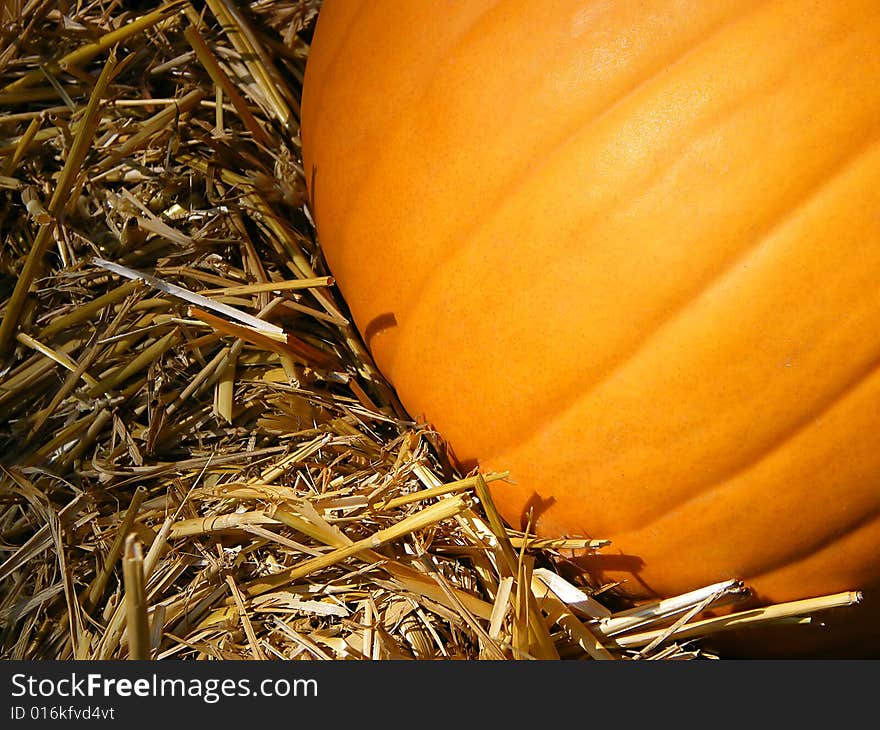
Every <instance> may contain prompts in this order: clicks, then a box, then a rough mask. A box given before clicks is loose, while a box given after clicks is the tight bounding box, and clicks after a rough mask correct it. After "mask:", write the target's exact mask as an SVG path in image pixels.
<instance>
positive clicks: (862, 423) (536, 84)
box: [302, 0, 880, 632]
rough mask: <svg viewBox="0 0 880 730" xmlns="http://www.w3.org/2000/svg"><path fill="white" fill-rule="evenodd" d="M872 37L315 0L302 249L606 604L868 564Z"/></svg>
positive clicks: (874, 14)
mask: <svg viewBox="0 0 880 730" xmlns="http://www.w3.org/2000/svg"><path fill="white" fill-rule="evenodd" d="M878 48H880V4H878V3H877V2H876V0H865V1H861V2H859V1H855V0H841V1H840V2H834V3H828V2H810V1H808V0H793V1H789V2H785V1H782V2H772V3H767V2H745V1H742V2H712V3H705V2H699V1H698V0H680V1H678V2H673V1H671V0H667V1H664V2H661V1H659V0H650V1H649V2H627V1H623V2H620V1H617V2H600V1H598V0H596V1H587V0H570V1H569V0H565V1H564V0H553V2H535V1H534V0H529V1H525V0H523V1H507V2H478V1H477V0H457V1H452V2H445V3H412V2H398V3H395V2H390V1H377V0H372V1H371V2H361V3H358V2H354V1H353V0H343V1H339V0H325V2H324V5H323V8H322V10H321V14H320V16H319V19H318V25H317V28H316V32H315V36H314V42H313V46H312V51H311V55H310V58H309V63H308V67H307V72H306V83H305V88H304V96H303V106H302V109H303V119H302V135H303V158H304V160H303V161H304V167H305V170H306V174H307V178H308V182H309V189H310V196H311V203H312V213H313V215H314V217H315V220H316V223H317V227H318V232H319V235H320V239H321V243H322V247H323V249H324V251H325V254H326V257H327V261H328V264H329V266H330V268H331V270H332V272H333V274H334V276H335V277H336V280H337V282H338V283H339V286H340V287H341V290H342V293H343V294H344V296H345V298H346V300H347V302H348V304H349V306H350V308H351V311H352V314H353V316H354V319H355V322H356V323H357V325H358V327H359V329H360V331H361V332H362V333H363V334H364V337H365V340H366V341H367V344H368V346H369V347H370V349H371V351H372V353H373V355H374V357H375V359H376V362H377V364H378V365H379V367H380V369H381V370H382V371H383V372H384V373H385V374H386V376H388V378H389V379H390V381H391V382H392V383H393V385H394V386H395V388H396V389H397V391H398V393H399V395H400V397H401V400H402V402H403V403H404V404H405V405H406V407H407V408H408V410H409V411H410V413H412V414H413V415H414V416H416V417H423V418H425V419H427V420H428V421H430V422H431V423H432V424H433V425H434V426H435V427H436V428H437V429H438V430H439V432H440V433H441V434H442V435H443V437H444V438H445V439H447V440H448V441H449V443H450V444H451V447H452V449H453V450H454V452H455V455H456V457H457V458H458V459H459V460H460V462H461V463H462V464H464V465H466V466H470V465H472V464H477V463H478V464H479V465H480V466H481V467H483V468H485V469H499V470H500V469H503V470H508V471H510V473H511V479H512V482H513V483H511V484H501V485H494V489H493V495H494V497H495V499H496V502H497V504H498V507H499V509H500V511H501V512H502V514H503V515H504V516H505V518H506V519H508V520H509V521H510V522H511V523H513V524H515V525H517V526H519V525H520V523H521V522H522V521H523V520H524V519H525V517H526V510H527V509H529V508H532V510H533V516H534V517H536V518H537V528H538V531H539V532H540V533H542V534H553V535H557V534H569V535H587V536H590V537H599V538H607V539H610V540H611V541H612V549H611V550H610V551H604V552H605V553H606V556H605V557H604V558H599V559H597V560H595V561H592V562H590V563H589V564H588V568H589V570H591V572H593V573H594V574H595V575H597V576H598V577H599V578H601V579H603V580H625V581H626V583H625V584H624V587H625V588H626V590H628V591H630V592H631V593H632V594H633V595H635V596H646V595H653V594H660V595H667V594H671V593H678V592H682V591H685V590H689V589H693V588H696V587H699V586H701V585H706V584H708V583H711V582H713V581H716V580H720V579H723V578H727V577H731V576H737V577H741V578H743V579H745V580H746V581H747V582H748V583H749V584H750V585H752V586H753V587H754V588H755V589H756V591H757V592H758V594H759V595H760V596H761V597H762V599H765V600H770V601H782V600H790V599H796V598H802V597H805V596H811V595H819V594H824V593H830V592H835V591H839V590H847V589H853V588H864V589H868V590H871V589H872V588H873V586H875V585H877V584H878V582H880V561H877V560H876V559H875V554H876V552H877V548H878V546H880V448H878V447H877V443H878V437H877V433H878V427H880V367H878V366H880V293H878V292H880V290H878V281H880V94H878V91H877V90H878V88H880V53H878V52H877V49H878ZM871 630H872V631H875V632H880V628H872V629H871Z"/></svg>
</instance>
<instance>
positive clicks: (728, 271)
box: [413, 136, 880, 460]
mask: <svg viewBox="0 0 880 730" xmlns="http://www.w3.org/2000/svg"><path fill="white" fill-rule="evenodd" d="M878 143H880V139H877V138H875V137H873V136H869V137H868V138H867V141H866V142H863V141H861V140H860V141H859V144H857V145H856V146H855V147H854V148H853V149H852V150H850V151H849V153H848V154H846V155H844V156H843V157H842V158H840V159H838V160H837V161H836V165H835V166H834V167H833V168H832V169H831V170H830V171H829V170H825V171H823V174H822V175H821V176H820V178H819V179H818V180H817V181H816V184H814V185H812V186H810V187H809V188H808V189H807V190H806V194H805V195H804V196H803V197H802V198H801V199H800V200H798V201H796V202H795V203H793V204H791V205H789V206H787V207H786V208H785V210H784V211H783V213H784V215H783V216H782V217H778V216H776V217H773V218H772V220H771V221H770V222H771V225H769V226H767V227H766V228H765V229H764V230H763V231H762V232H761V233H760V234H759V235H758V236H757V237H756V240H755V241H754V243H753V245H751V246H749V247H747V249H745V250H744V251H742V252H741V253H740V255H738V256H734V257H732V259H731V261H729V262H728V263H727V265H726V266H725V267H724V268H723V269H721V270H720V271H719V272H717V273H716V274H715V275H714V276H711V277H708V278H707V280H706V282H705V284H704V286H702V287H701V288H700V289H699V290H698V291H697V292H696V293H695V294H692V295H691V296H689V297H687V298H686V299H684V300H682V302H681V303H680V304H679V305H678V306H675V307H673V308H671V310H670V312H669V314H668V316H667V317H666V318H664V319H663V321H662V322H660V323H659V324H658V325H657V326H656V327H655V328H654V329H652V330H651V331H650V332H649V333H648V334H647V335H646V336H645V337H644V338H643V339H641V340H640V341H639V342H638V343H637V344H636V347H635V348H633V349H631V350H630V351H629V352H627V353H625V354H624V355H623V357H621V358H620V359H619V360H618V361H617V362H616V363H614V364H613V366H612V367H610V368H609V369H608V370H607V371H606V372H605V373H603V374H602V375H601V376H600V377H599V378H597V379H596V380H595V381H593V382H592V383H589V384H584V383H583V382H582V381H581V380H580V379H579V378H575V381H574V382H576V383H578V384H579V385H580V387H579V388H574V387H572V386H573V384H574V383H567V384H560V396H559V397H558V398H556V399H551V400H549V401H545V402H544V403H542V404H541V412H542V413H543V414H544V415H545V416H546V418H548V419H553V420H558V419H559V418H560V416H561V415H564V414H565V413H568V412H570V411H572V410H574V409H575V408H576V407H577V404H578V403H579V402H580V401H582V400H586V399H587V398H588V397H590V396H591V395H592V394H593V393H594V391H595V390H596V389H597V388H599V387H601V386H602V384H603V383H606V382H607V381H608V380H610V379H611V378H613V377H614V376H615V375H617V374H618V373H619V372H620V371H621V370H623V369H624V368H625V367H626V366H627V364H628V363H630V362H632V361H633V360H634V359H636V358H637V357H639V356H640V355H642V354H643V352H644V351H645V349H646V348H647V347H649V346H650V344H651V343H652V342H653V341H655V340H656V339H657V338H658V337H659V336H660V334H661V333H662V332H663V331H665V330H666V329H667V328H668V327H669V326H670V325H671V324H672V323H674V322H675V321H677V320H678V318H679V317H680V316H681V315H682V314H683V313H685V312H687V311H690V310H692V309H693V307H694V306H695V305H696V303H697V302H699V301H700V300H702V299H705V298H706V297H707V296H708V295H709V293H710V292H712V291H713V290H714V288H715V287H716V286H719V285H721V284H722V283H723V282H724V281H726V280H727V279H728V278H729V277H730V276H736V275H737V274H738V273H739V269H740V268H741V267H742V265H743V263H744V262H745V261H748V260H749V259H750V258H751V257H752V256H755V255H758V253H759V252H760V251H761V250H762V249H763V246H764V244H765V243H766V242H767V240H768V239H769V238H771V237H772V236H773V234H774V233H775V232H776V231H778V230H779V229H780V228H782V227H784V226H785V224H786V222H787V221H789V220H790V219H791V218H792V217H794V216H796V215H797V214H798V213H799V212H801V211H802V210H803V209H804V208H805V207H807V206H809V204H810V203H811V202H812V201H813V200H815V198H816V197H818V196H819V195H821V194H822V192H823V190H825V189H826V188H827V186H829V185H831V184H832V183H833V182H834V181H835V180H837V179H839V178H840V177H842V176H843V175H845V174H846V173H847V171H848V170H849V169H850V168H851V167H852V166H853V165H854V164H855V163H856V162H857V161H858V160H859V159H860V158H861V157H862V156H864V155H865V154H867V153H868V152H870V151H871V150H872V149H873V147H874V146H875V145H877V144H878ZM743 275H744V274H743ZM413 319H415V318H413ZM522 420H523V421H524V426H525V429H528V430H524V431H523V432H522V433H521V434H520V436H519V438H516V437H513V436H512V435H511V436H509V437H508V438H507V439H505V444H506V448H511V447H518V446H521V445H522V444H524V443H525V442H527V441H529V440H530V439H531V438H534V437H535V434H536V433H537V432H539V431H541V430H543V428H542V426H541V424H540V423H539V422H538V421H537V420H536V418H535V416H534V414H532V416H531V417H530V418H528V419H526V418H523V419H522ZM496 453H497V452H492V451H487V452H485V459H487V460H488V459H491V458H492V457H494V456H495V455H496Z"/></svg>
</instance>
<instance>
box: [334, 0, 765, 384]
mask: <svg viewBox="0 0 880 730" xmlns="http://www.w3.org/2000/svg"><path fill="white" fill-rule="evenodd" d="M768 5H770V3H768V2H766V1H764V2H758V3H757V4H753V5H752V6H750V7H749V9H748V11H747V12H746V13H745V14H743V11H742V9H740V8H737V9H736V10H735V11H731V14H730V15H729V16H725V17H723V18H720V19H717V20H716V21H715V22H714V23H713V24H712V25H711V26H710V29H709V30H703V31H702V32H701V34H700V35H699V37H698V39H697V40H696V42H694V41H693V39H688V40H687V42H685V43H682V44H680V45H676V46H675V47H674V48H671V49H670V51H669V54H668V55H667V56H665V57H664V58H663V59H661V60H660V61H658V62H657V63H656V64H655V65H652V66H651V67H650V68H651V70H650V72H649V73H648V75H647V76H644V75H640V76H639V78H638V79H637V81H636V82H635V83H634V84H633V85H631V86H628V87H627V89H626V90H625V91H624V92H623V93H622V94H620V95H619V96H617V97H616V98H615V99H614V100H613V101H611V102H610V103H608V104H607V105H606V106H604V107H603V108H602V109H601V110H599V111H598V113H597V114H594V115H593V116H592V117H589V118H587V119H586V120H585V119H584V117H585V116H586V115H584V114H574V115H573V117H572V120H571V122H570V123H569V124H567V125H566V126H565V128H564V129H562V130H560V131H559V133H558V134H556V135H554V138H553V140H551V141H549V142H546V144H547V147H548V149H556V148H557V147H559V146H560V145H562V144H564V143H565V142H566V141H567V140H569V139H571V138H572V137H574V135H575V134H576V133H577V134H582V133H583V132H584V130H586V129H588V128H589V127H591V126H592V125H593V124H594V123H597V122H599V121H601V120H602V119H604V118H606V117H607V115H608V114H610V113H613V111H614V110H615V109H617V108H619V106H620V104H622V103H624V102H625V101H626V100H627V99H629V98H630V97H631V96H632V95H633V94H635V93H638V92H639V91H640V90H644V89H646V88H649V87H650V86H651V84H652V83H654V82H656V81H657V79H658V78H659V77H660V76H661V74H663V73H664V72H665V71H668V70H669V69H670V68H674V67H675V66H677V65H678V64H680V63H681V62H682V61H684V60H686V59H688V58H691V57H693V56H694V55H696V54H697V53H698V52H699V51H700V50H701V49H702V48H704V47H705V46H706V45H707V44H708V43H710V42H712V41H713V40H714V39H717V38H718V37H720V36H721V35H723V33H724V32H725V31H726V30H727V29H728V28H729V27H730V26H732V25H734V24H738V23H740V22H743V21H745V20H746V19H747V18H748V17H749V16H750V15H751V14H752V13H753V12H757V11H759V10H761V9H763V8H766V7H767V6H768ZM493 7H497V6H493ZM470 30H473V29H472V28H471V29H470ZM470 30H469V31H468V32H467V33H465V34H464V35H463V36H462V38H461V39H459V41H458V42H457V43H456V44H455V46H458V45H460V42H461V40H463V39H464V38H465V37H467V36H469V35H470ZM455 46H454V47H455ZM436 77H437V74H436V73H434V74H432V75H431V77H430V79H429V80H428V81H427V83H425V85H424V87H423V90H422V92H421V93H420V94H419V95H418V96H417V97H416V99H415V100H414V101H413V102H412V107H413V108H418V107H419V100H420V99H422V98H425V97H427V96H428V95H429V94H430V92H431V88H432V84H433V83H434V80H435V79H436ZM396 122H397V126H396V127H395V129H397V128H400V127H402V126H404V124H405V122H406V120H405V118H403V117H399V118H398V119H397V120H396ZM386 134H387V136H389V137H391V136H393V135H394V133H393V132H389V131H388V130H386ZM388 147H389V146H388V145H383V146H381V147H380V148H379V149H378V150H377V154H376V157H375V161H374V164H373V165H372V166H371V167H370V169H369V170H368V171H367V172H366V174H365V176H364V177H363V179H362V180H361V183H360V185H359V186H358V189H357V192H356V193H355V194H354V196H353V197H352V199H351V200H350V202H349V216H350V218H351V219H352V220H356V219H357V217H358V213H357V211H358V209H359V207H360V206H361V205H363V202H362V201H363V200H364V196H365V194H366V190H367V189H368V188H369V187H370V180H371V179H372V178H374V177H375V176H376V175H377V174H378V173H379V171H380V169H381V164H380V162H379V161H380V160H381V159H382V158H383V156H384V154H385V150H386V149H387V148H388ZM531 162H533V153H532V151H531V149H530V148H529V147H527V146H526V147H524V149H523V154H522V157H521V160H520V161H519V162H518V163H517V164H516V166H511V167H509V168H508V169H509V170H510V172H509V174H507V175H505V177H506V179H507V182H506V183H504V184H502V185H501V186H499V187H498V188H497V191H496V192H495V194H494V196H493V197H492V199H491V200H490V201H488V202H486V201H484V205H482V206H481V211H484V212H486V213H488V212H489V211H490V210H493V209H494V208H495V207H497V206H496V205H495V204H497V203H498V202H499V201H501V200H504V199H505V198H506V197H508V196H509V195H510V194H511V190H516V189H517V188H519V187H520V186H521V185H522V184H523V181H522V179H523V178H524V177H526V176H524V175H523V171H524V170H525V169H527V168H528V167H529V166H530V165H529V163H531ZM316 203H317V201H316ZM316 215H319V213H317V212H316ZM482 225H483V217H477V218H476V219H468V220H467V222H466V223H465V224H464V225H463V226H461V227H460V228H458V229H457V230H454V231H452V232H451V233H450V234H449V235H448V237H447V238H448V240H450V241H453V242H454V243H453V244H452V245H451V246H446V247H443V248H442V249H441V250H440V251H438V257H439V260H441V261H442V260H446V259H448V258H449V257H450V256H454V255H455V252H456V251H458V250H459V249H461V248H463V247H464V246H466V245H467V240H468V238H469V235H468V234H469V233H470V232H472V231H474V230H479V229H480V228H481V227H482ZM346 238H348V236H347V235H345V234H343V235H342V236H341V239H342V240H343V243H342V245H341V246H340V247H339V251H338V252H337V253H336V256H335V257H334V258H336V263H337V265H339V264H341V265H342V267H343V268H347V265H346V264H345V263H344V256H345V253H344V252H345V249H346V248H348V245H347V244H346V243H345V240H346ZM352 265H353V266H354V267H356V266H357V262H353V264H352ZM331 268H332V266H331ZM439 268H440V266H438V261H435V262H434V263H433V264H426V265H425V266H424V267H423V270H422V272H421V273H420V274H419V275H418V276H416V277H414V278H415V280H416V282H415V283H414V284H413V285H412V286H411V287H410V288H409V290H408V292H407V294H406V295H405V296H404V297H403V298H402V299H401V300H399V302H398V305H397V307H398V309H399V310H401V311H408V309H410V308H412V306H413V302H414V300H416V299H418V298H419V297H420V296H421V291H422V290H423V288H424V286H425V282H427V281H428V280H430V278H432V276H433V275H434V273H435V270H438V269H439ZM342 278H344V277H342ZM398 324H401V321H400V320H398ZM385 367H386V368H388V369H389V371H390V370H391V369H393V367H394V365H393V364H392V363H388V364H387V365H386V366H385ZM392 382H393V377H392Z"/></svg>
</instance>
